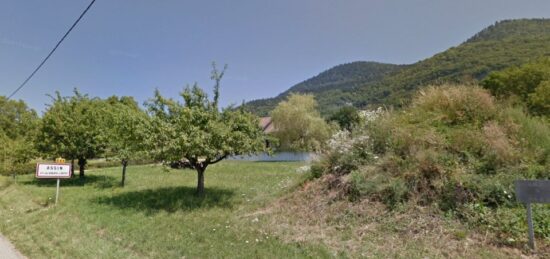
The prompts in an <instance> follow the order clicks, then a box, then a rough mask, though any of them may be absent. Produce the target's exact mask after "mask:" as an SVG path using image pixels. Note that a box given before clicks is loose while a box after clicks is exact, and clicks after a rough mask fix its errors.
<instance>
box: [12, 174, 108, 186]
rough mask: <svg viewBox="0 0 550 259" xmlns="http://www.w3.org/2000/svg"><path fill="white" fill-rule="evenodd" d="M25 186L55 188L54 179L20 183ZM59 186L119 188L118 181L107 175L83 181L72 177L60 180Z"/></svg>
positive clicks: (35, 179)
mask: <svg viewBox="0 0 550 259" xmlns="http://www.w3.org/2000/svg"><path fill="white" fill-rule="evenodd" d="M21 183H23V184H25V185H35V186H38V187H55V186H56V185H57V180H56V179H37V178H34V179H32V180H28V181H23V182H21ZM60 185H61V186H84V185H92V186H94V187H96V188H100V189H105V188H112V187H114V186H119V180H118V179H116V178H115V177H112V176H107V175H87V176H86V177H85V178H84V179H81V178H79V177H73V178H69V179H61V183H60Z"/></svg>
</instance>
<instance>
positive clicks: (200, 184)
mask: <svg viewBox="0 0 550 259" xmlns="http://www.w3.org/2000/svg"><path fill="white" fill-rule="evenodd" d="M196 169H197V195H203V194H204V171H205V170H206V167H203V166H197V167H196Z"/></svg>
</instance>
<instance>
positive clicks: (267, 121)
mask: <svg viewBox="0 0 550 259" xmlns="http://www.w3.org/2000/svg"><path fill="white" fill-rule="evenodd" d="M260 127H261V128H262V130H263V131H264V133H265V134H270V133H273V132H275V127H274V126H273V120H272V119H271V117H261V118H260Z"/></svg>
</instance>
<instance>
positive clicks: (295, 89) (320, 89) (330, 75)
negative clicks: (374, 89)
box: [246, 61, 405, 115]
mask: <svg viewBox="0 0 550 259" xmlns="http://www.w3.org/2000/svg"><path fill="white" fill-rule="evenodd" d="M403 67H405V66H403V65H393V64H384V63H378V62H365V61H357V62H352V63H346V64H341V65H338V66H335V67H333V68H331V69H328V70H326V71H324V72H322V73H320V74H319V75H317V76H314V77H312V78H310V79H307V80H305V81H303V82H301V83H298V84H296V85H294V86H292V87H291V88H290V89H288V90H286V91H284V92H283V93H281V94H279V95H278V96H277V97H274V98H268V99H261V100H255V101H251V102H249V103H247V104H246V105H247V107H250V108H252V107H253V109H252V110H253V111H254V112H255V113H257V114H260V115H267V114H268V113H269V111H271V110H272V109H273V108H274V107H275V106H276V105H277V104H278V103H279V102H280V101H282V100H284V99H285V98H286V97H287V96H288V95H289V94H290V93H312V94H315V95H316V96H318V95H319V94H321V93H330V92H332V91H334V90H337V91H354V90H357V89H358V88H360V87H362V86H364V85H365V84H371V83H375V82H380V81H381V80H382V79H384V78H385V77H387V76H389V75H391V74H393V73H395V72H397V71H399V70H400V69H402V68H403ZM345 102H346V100H345V99H342V100H332V101H330V103H331V104H330V106H334V107H337V106H341V105H344V104H345Z"/></svg>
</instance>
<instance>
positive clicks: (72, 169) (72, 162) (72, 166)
mask: <svg viewBox="0 0 550 259" xmlns="http://www.w3.org/2000/svg"><path fill="white" fill-rule="evenodd" d="M71 177H74V158H73V159H71Z"/></svg>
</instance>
